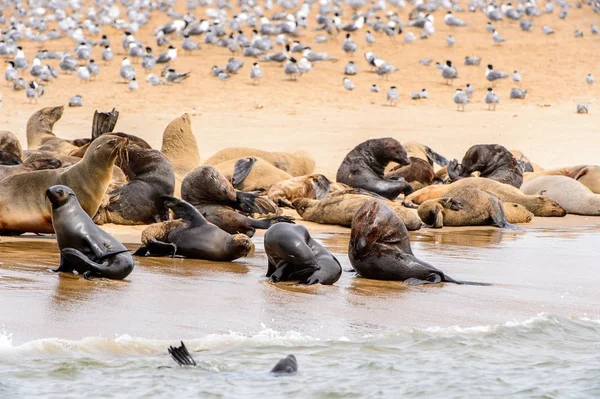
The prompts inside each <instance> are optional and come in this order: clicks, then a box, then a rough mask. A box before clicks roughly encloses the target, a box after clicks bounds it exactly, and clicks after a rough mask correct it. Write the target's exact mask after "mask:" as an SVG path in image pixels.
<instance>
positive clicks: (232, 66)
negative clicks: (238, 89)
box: [225, 58, 244, 75]
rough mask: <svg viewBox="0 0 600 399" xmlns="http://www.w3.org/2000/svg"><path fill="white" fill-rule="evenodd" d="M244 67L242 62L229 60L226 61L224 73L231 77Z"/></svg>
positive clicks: (233, 59)
mask: <svg viewBox="0 0 600 399" xmlns="http://www.w3.org/2000/svg"><path fill="white" fill-rule="evenodd" d="M243 66H244V61H240V60H237V59H235V58H230V59H229V60H228V61H227V65H226V66H225V71H226V72H227V73H230V74H232V75H235V74H237V73H238V71H239V70H240V69H241V68H242V67H243Z"/></svg>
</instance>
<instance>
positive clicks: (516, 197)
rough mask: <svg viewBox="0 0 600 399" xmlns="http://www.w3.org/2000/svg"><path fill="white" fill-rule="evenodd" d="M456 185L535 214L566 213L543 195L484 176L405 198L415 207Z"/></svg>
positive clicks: (423, 191)
mask: <svg viewBox="0 0 600 399" xmlns="http://www.w3.org/2000/svg"><path fill="white" fill-rule="evenodd" d="M458 187H476V188H479V189H481V190H484V191H487V192H489V193H492V194H494V195H496V196H497V197H498V198H500V199H501V200H502V201H503V202H513V203H515V204H519V205H523V206H524V207H525V208H527V210H528V211H529V212H531V213H533V214H534V215H535V216H565V215H566V214H567V213H566V212H565V210H564V209H563V208H561V206H560V205H559V204H558V202H556V201H554V200H553V199H551V198H549V197H547V196H544V195H525V194H523V192H522V191H520V190H519V189H517V188H515V187H513V186H511V185H509V184H503V183H500V182H497V181H496V180H492V179H488V178H485V177H469V178H465V179H461V180H457V181H455V182H454V183H452V184H444V185H433V186H428V187H424V188H422V189H420V190H419V191H415V192H414V193H412V194H411V195H409V196H408V197H406V198H405V200H404V203H405V204H406V205H407V206H410V207H414V208H417V206H416V205H420V204H422V203H423V202H425V201H427V200H429V199H436V198H441V197H443V196H444V195H446V194H447V193H448V192H450V191H452V190H454V189H456V188H458Z"/></svg>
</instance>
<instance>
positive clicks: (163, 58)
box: [156, 46, 177, 64]
mask: <svg viewBox="0 0 600 399" xmlns="http://www.w3.org/2000/svg"><path fill="white" fill-rule="evenodd" d="M176 58H177V49H176V48H175V47H174V46H169V49H168V50H167V52H166V53H162V54H161V55H159V56H158V58H157V59H156V63H157V64H166V63H168V62H173V61H175V59H176Z"/></svg>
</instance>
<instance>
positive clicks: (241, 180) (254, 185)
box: [215, 157, 292, 192]
mask: <svg viewBox="0 0 600 399" xmlns="http://www.w3.org/2000/svg"><path fill="white" fill-rule="evenodd" d="M215 169H217V170H218V171H219V172H221V173H222V174H223V175H224V176H225V178H227V180H229V181H231V184H232V185H233V187H235V188H236V189H237V190H241V191H261V192H266V191H268V190H269V189H270V188H271V186H273V185H274V184H276V183H279V182H281V181H284V180H289V179H291V178H292V175H290V174H289V173H287V172H284V171H283V170H281V169H279V168H277V167H275V166H273V165H271V164H270V163H268V162H267V161H265V160H263V159H260V158H256V157H246V158H241V159H237V160H229V161H225V162H223V163H220V164H218V165H215Z"/></svg>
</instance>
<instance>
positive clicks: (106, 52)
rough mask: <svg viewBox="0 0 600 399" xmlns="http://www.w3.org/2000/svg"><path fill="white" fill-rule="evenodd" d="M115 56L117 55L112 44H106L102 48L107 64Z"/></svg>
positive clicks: (103, 59)
mask: <svg viewBox="0 0 600 399" xmlns="http://www.w3.org/2000/svg"><path fill="white" fill-rule="evenodd" d="M113 58H115V55H114V54H113V52H112V49H111V48H110V46H104V50H102V61H104V63H105V64H109V63H110V62H111V61H112V60H113Z"/></svg>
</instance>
